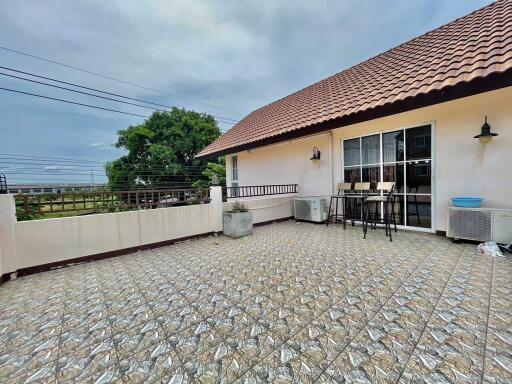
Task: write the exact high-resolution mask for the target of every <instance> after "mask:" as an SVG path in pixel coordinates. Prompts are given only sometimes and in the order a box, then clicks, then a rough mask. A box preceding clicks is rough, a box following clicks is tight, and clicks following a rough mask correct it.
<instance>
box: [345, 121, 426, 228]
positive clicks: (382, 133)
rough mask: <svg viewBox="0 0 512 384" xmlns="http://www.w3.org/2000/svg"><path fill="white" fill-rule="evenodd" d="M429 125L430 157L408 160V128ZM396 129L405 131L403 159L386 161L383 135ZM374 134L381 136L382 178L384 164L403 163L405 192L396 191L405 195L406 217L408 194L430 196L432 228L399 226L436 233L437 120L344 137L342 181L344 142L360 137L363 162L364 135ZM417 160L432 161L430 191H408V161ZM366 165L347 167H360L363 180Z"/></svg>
mask: <svg viewBox="0 0 512 384" xmlns="http://www.w3.org/2000/svg"><path fill="white" fill-rule="evenodd" d="M427 125H430V148H431V151H430V158H425V159H413V160H407V149H406V147H407V142H406V140H407V138H406V135H407V133H406V131H407V130H408V129H412V128H419V127H422V126H427ZM396 131H403V132H404V135H403V140H404V155H403V160H401V161H392V162H384V148H383V147H384V145H383V144H384V141H383V135H384V134H386V133H391V132H396ZM374 135H379V137H380V164H378V165H379V166H380V180H383V178H384V166H385V165H393V164H402V165H403V172H404V174H403V192H401V193H396V195H398V196H402V197H403V205H404V207H403V208H404V215H405V217H407V196H430V218H431V226H430V228H425V227H414V226H410V225H398V224H397V226H398V227H400V228H403V229H407V230H414V231H420V232H431V233H434V232H435V228H436V198H435V197H436V180H435V175H436V168H435V164H436V161H435V158H436V121H435V120H432V121H426V122H421V123H417V124H412V125H408V126H402V127H396V128H391V129H387V130H381V131H377V132H372V133H368V134H364V135H358V136H350V137H346V138H342V139H341V140H340V158H341V180H342V182H345V164H344V161H345V153H344V145H343V144H344V142H345V141H348V140H353V139H359V143H360V144H359V150H360V152H361V153H360V162H361V163H362V161H363V160H362V159H363V157H362V140H361V139H362V138H363V137H367V136H374ZM415 161H430V193H408V192H407V172H406V167H407V163H414V162H415ZM375 165H377V164H375ZM364 166H368V165H367V164H365V165H362V164H359V165H349V166H347V167H346V168H359V169H360V180H362V176H363V175H362V169H363V167H364ZM381 211H382V210H381Z"/></svg>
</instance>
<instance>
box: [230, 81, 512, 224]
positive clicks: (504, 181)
mask: <svg viewBox="0 0 512 384" xmlns="http://www.w3.org/2000/svg"><path fill="white" fill-rule="evenodd" d="M485 115H487V116H488V119H489V123H490V125H491V130H492V131H493V132H496V133H498V134H499V136H498V137H496V138H494V140H493V141H492V142H491V143H489V144H487V145H484V144H481V143H480V142H479V141H478V140H477V139H474V138H473V136H474V135H476V134H478V133H480V127H481V126H482V124H483V122H484V116H485ZM425 123H432V124H433V136H434V141H433V143H432V155H433V167H434V169H433V173H434V178H433V193H434V197H433V199H434V200H433V206H432V209H433V214H434V215H435V229H436V230H442V231H445V230H446V211H447V207H448V206H449V205H450V203H451V201H450V199H451V197H454V196H464V195H474V196H482V197H483V198H484V206H488V207H503V208H512V199H511V198H510V196H509V195H510V193H511V192H512V169H511V166H510V165H509V162H510V161H511V160H512V87H508V88H503V89H500V90H496V91H492V92H486V93H483V94H480V95H475V96H470V97H466V98H462V99H458V100H454V101H450V102H446V103H441V104H438V105H433V106H430V107H425V108H420V109H417V110H414V111H409V112H404V113H400V114H396V115H393V116H389V117H385V118H380V119H375V120H371V121H368V122H364V123H360V124H354V125H351V126H346V127H342V128H338V129H334V130H333V131H332V133H322V134H319V135H317V136H312V137H308V138H306V139H298V140H294V141H290V142H285V143H282V144H278V145H273V146H268V147H263V148H259V149H254V150H251V151H245V152H241V153H238V154H237V155H238V175H239V185H240V186H244V185H255V184H288V183H290V184H291V183H297V184H298V185H299V186H298V188H299V189H298V190H299V195H301V196H311V195H315V196H323V195H329V194H330V193H331V192H332V190H333V188H334V186H335V184H336V183H337V182H340V181H341V180H342V153H341V140H342V139H347V138H352V137H356V136H361V135H367V134H371V133H378V132H384V131H391V130H395V129H400V128H406V127H413V126H419V125H422V124H425ZM331 134H332V161H331V153H330V148H329V147H330V145H331V142H330V140H331V136H330V135H331ZM313 146H316V147H318V148H319V149H320V150H321V151H322V158H321V160H320V161H319V162H317V163H314V162H313V161H310V160H309V158H310V157H311V154H312V148H313ZM227 158H228V159H229V156H227ZM227 167H228V173H230V162H229V161H228V162H227ZM228 185H230V184H229V179H228Z"/></svg>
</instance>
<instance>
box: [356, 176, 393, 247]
mask: <svg viewBox="0 0 512 384" xmlns="http://www.w3.org/2000/svg"><path fill="white" fill-rule="evenodd" d="M394 189H395V183H394V182H380V183H378V184H377V188H376V191H377V192H379V195H378V196H368V197H367V198H366V199H365V201H364V211H363V215H364V220H363V233H364V236H363V239H366V233H367V232H368V223H370V227H371V228H377V224H384V228H385V229H386V236H389V241H393V238H392V236H391V222H393V224H394V227H395V232H396V231H397V229H396V216H395V199H394V196H393V192H394ZM380 192H382V195H380ZM381 204H382V205H383V206H384V214H383V217H382V218H381V215H380V210H379V208H380V207H381ZM372 207H373V208H374V212H373V214H370V211H371V209H372ZM390 208H391V210H390Z"/></svg>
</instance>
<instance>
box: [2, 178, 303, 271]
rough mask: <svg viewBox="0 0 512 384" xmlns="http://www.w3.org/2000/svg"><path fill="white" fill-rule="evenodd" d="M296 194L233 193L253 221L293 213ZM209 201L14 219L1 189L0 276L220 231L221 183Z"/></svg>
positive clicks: (9, 199)
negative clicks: (242, 196)
mask: <svg viewBox="0 0 512 384" xmlns="http://www.w3.org/2000/svg"><path fill="white" fill-rule="evenodd" d="M294 196H295V195H294V194H290V195H283V196H275V197H268V196H265V197H260V198H255V199H251V200H250V201H247V199H236V200H242V201H244V202H245V203H246V204H247V205H248V206H249V208H250V210H251V212H253V218H254V222H255V223H261V222H265V221H272V220H277V219H281V218H285V217H290V216H293V197H294ZM210 197H211V202H210V204H199V205H191V206H184V207H173V208H161V209H148V210H140V211H131V212H119V213H106V214H98V215H88V216H75V217H65V218H56V219H46V220H33V221H22V222H16V217H15V212H14V200H13V197H12V195H9V196H7V195H4V196H2V195H0V272H1V273H0V276H1V274H3V273H7V272H15V271H16V270H17V269H21V268H27V267H33V266H37V265H43V264H48V263H54V262H61V261H65V260H69V259H74V258H78V257H83V256H89V255H94V254H98V253H104V252H111V251H116V250H121V249H126V248H131V247H138V246H141V245H145V244H151V243H158V242H162V241H168V240H173V239H179V238H183V237H188V236H193V235H200V234H204V233H209V232H220V231H222V212H223V211H225V210H228V209H229V208H230V206H231V205H232V204H233V203H234V201H236V200H235V199H233V200H230V202H228V203H222V190H221V188H220V187H212V188H211V189H210Z"/></svg>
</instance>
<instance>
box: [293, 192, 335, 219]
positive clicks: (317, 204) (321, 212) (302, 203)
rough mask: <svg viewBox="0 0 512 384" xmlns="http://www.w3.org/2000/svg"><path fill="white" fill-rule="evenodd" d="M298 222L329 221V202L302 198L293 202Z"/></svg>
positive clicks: (322, 199) (321, 199) (316, 198)
mask: <svg viewBox="0 0 512 384" xmlns="http://www.w3.org/2000/svg"><path fill="white" fill-rule="evenodd" d="M293 209H294V211H295V219H296V220H306V221H314V222H316V223H322V222H324V221H325V220H326V219H327V200H326V199H325V198H320V197H300V198H297V199H294V200H293Z"/></svg>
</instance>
